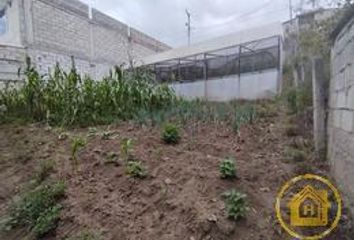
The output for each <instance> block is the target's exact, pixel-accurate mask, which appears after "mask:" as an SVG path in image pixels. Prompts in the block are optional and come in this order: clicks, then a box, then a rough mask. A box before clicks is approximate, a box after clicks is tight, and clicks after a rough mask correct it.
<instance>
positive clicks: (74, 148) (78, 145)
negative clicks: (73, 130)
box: [71, 137, 86, 168]
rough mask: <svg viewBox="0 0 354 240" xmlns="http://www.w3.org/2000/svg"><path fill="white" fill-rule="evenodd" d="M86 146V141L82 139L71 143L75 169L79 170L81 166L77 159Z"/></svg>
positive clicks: (77, 138)
mask: <svg viewBox="0 0 354 240" xmlns="http://www.w3.org/2000/svg"><path fill="white" fill-rule="evenodd" d="M85 145H86V140H85V139H83V138H81V137H76V138H74V139H72V141H71V157H72V160H73V165H74V166H75V168H77V166H78V164H79V162H78V159H77V154H78V152H79V151H80V150H81V149H82V148H83V147H85Z"/></svg>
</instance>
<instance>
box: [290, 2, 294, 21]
mask: <svg viewBox="0 0 354 240" xmlns="http://www.w3.org/2000/svg"><path fill="white" fill-rule="evenodd" d="M289 13H290V21H292V20H293V3H292V1H291V0H289Z"/></svg>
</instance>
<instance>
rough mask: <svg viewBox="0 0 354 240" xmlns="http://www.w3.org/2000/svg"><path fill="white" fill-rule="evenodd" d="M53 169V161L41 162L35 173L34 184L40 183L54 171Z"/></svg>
mask: <svg viewBox="0 0 354 240" xmlns="http://www.w3.org/2000/svg"><path fill="white" fill-rule="evenodd" d="M54 167H55V162H54V161H53V160H43V161H41V162H40V163H39V166H38V168H37V170H36V173H35V180H36V182H37V183H42V182H43V181H44V180H45V179H46V178H47V177H48V176H49V175H50V174H51V173H52V172H53V171H54Z"/></svg>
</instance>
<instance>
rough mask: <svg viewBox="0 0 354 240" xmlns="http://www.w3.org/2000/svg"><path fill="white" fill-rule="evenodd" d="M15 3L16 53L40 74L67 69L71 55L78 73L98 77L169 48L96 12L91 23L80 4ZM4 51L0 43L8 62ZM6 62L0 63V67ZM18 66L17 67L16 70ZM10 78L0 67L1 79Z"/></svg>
mask: <svg viewBox="0 0 354 240" xmlns="http://www.w3.org/2000/svg"><path fill="white" fill-rule="evenodd" d="M14 4H15V5H16V6H18V7H19V9H20V11H18V13H17V14H19V15H20V16H19V17H20V19H21V27H20V29H21V30H20V31H21V32H20V33H19V34H18V35H20V36H21V42H22V49H21V50H19V52H21V53H22V52H24V51H25V52H26V53H27V54H28V55H29V56H30V57H31V58H32V59H33V62H34V63H35V64H36V65H37V67H38V69H39V71H40V72H41V73H43V74H44V73H47V72H48V69H50V68H53V66H54V65H55V63H56V62H59V63H60V64H61V65H62V66H63V67H64V68H66V69H67V68H68V67H70V66H71V56H74V58H75V63H76V66H77V68H78V70H79V72H81V73H82V74H90V75H91V76H92V77H94V78H96V79H99V78H101V77H102V76H103V75H106V74H108V71H109V69H110V68H111V67H112V66H114V65H120V64H122V63H128V62H130V61H131V60H133V59H139V58H142V57H145V56H147V55H151V54H154V53H156V52H160V51H164V50H167V49H169V47H168V46H167V45H165V44H163V43H161V42H159V41H157V40H155V39H153V38H151V37H149V36H147V35H146V34H144V33H142V32H139V31H138V30H135V29H133V28H129V26H127V25H125V24H123V23H121V22H119V21H117V20H115V19H113V18H111V17H109V16H107V15H105V14H103V13H101V12H99V11H97V10H95V9H93V11H92V19H89V16H88V6H87V5H85V4H84V3H82V2H80V1H78V0H29V1H21V0H14ZM20 48H21V47H20ZM20 48H16V49H14V50H13V51H12V53H13V54H15V55H18V53H17V52H16V50H18V49H20ZM7 52H8V50H6V45H5V46H2V45H1V39H0V56H1V55H4V54H5V55H6V56H7V58H9V59H10V62H11V59H12V58H13V57H12V56H11V54H8V53H7ZM4 59H5V60H7V59H6V58H4ZM4 59H0V65H1V64H2V62H4ZM1 61H2V62H1ZM23 62H24V58H22V65H23ZM6 64H7V62H6ZM3 65H4V64H3ZM18 65H21V63H17V65H16V67H14V68H18ZM16 72H17V71H16ZM9 77H10V75H4V74H2V70H1V69H0V81H1V79H9ZM11 78H12V77H11Z"/></svg>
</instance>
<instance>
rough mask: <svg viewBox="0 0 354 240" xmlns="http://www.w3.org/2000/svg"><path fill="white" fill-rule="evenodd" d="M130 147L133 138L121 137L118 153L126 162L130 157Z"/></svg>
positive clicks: (131, 146)
mask: <svg viewBox="0 0 354 240" xmlns="http://www.w3.org/2000/svg"><path fill="white" fill-rule="evenodd" d="M132 149H133V140H132V139H130V138H126V139H123V141H122V143H121V144H120V155H121V157H122V159H124V160H125V161H126V162H127V161H128V160H129V159H132V155H131V154H132Z"/></svg>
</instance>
